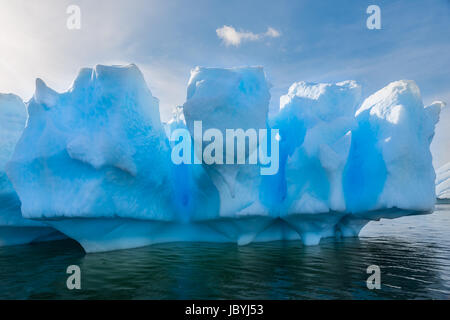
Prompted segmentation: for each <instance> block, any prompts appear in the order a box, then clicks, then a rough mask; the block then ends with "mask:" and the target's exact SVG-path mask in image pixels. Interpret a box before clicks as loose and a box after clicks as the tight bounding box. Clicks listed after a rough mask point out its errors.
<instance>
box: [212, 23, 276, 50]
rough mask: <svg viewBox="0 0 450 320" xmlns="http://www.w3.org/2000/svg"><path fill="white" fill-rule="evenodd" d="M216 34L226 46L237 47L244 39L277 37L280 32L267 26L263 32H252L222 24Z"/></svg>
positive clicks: (255, 39)
mask: <svg viewBox="0 0 450 320" xmlns="http://www.w3.org/2000/svg"><path fill="white" fill-rule="evenodd" d="M216 33H217V36H218V37H219V38H220V39H222V41H223V43H224V44H225V45H227V46H235V47H238V46H239V45H240V44H241V43H242V42H245V41H257V40H261V39H263V38H278V37H279V36H280V35H281V33H280V32H279V31H277V30H275V29H274V28H272V27H268V28H267V31H266V32H264V33H257V34H255V33H253V32H251V31H237V30H236V29H235V28H233V27H232V26H223V27H222V28H218V29H217V30H216Z"/></svg>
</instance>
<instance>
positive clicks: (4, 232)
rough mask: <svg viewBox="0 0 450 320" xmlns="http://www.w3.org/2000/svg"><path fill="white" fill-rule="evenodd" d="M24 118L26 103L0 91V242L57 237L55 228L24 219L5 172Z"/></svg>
mask: <svg viewBox="0 0 450 320" xmlns="http://www.w3.org/2000/svg"><path fill="white" fill-rule="evenodd" d="M26 121H27V112H26V107H25V105H24V103H23V102H22V100H21V99H20V98H19V97H18V96H16V95H13V94H0V246H10V245H20V244H27V243H31V242H37V241H46V240H54V239H57V238H59V236H60V235H59V234H58V233H57V232H56V230H54V229H52V228H50V227H48V226H46V225H45V224H43V223H40V222H36V221H31V220H27V219H24V218H23V217H22V215H21V211H20V205H21V204H20V200H19V198H18V196H17V194H16V193H15V191H14V189H13V187H12V184H11V182H10V181H9V179H8V177H7V175H6V173H5V165H6V163H7V162H8V161H9V159H10V158H11V156H12V154H13V152H14V147H15V145H16V143H17V141H18V140H19V139H20V136H21V134H22V131H23V129H24V128H25V123H26Z"/></svg>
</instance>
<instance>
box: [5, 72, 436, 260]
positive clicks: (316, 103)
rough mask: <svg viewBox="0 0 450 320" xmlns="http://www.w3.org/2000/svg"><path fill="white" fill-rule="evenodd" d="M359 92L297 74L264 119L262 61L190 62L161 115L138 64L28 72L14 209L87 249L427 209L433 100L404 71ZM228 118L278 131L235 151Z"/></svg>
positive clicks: (260, 235) (317, 228)
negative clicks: (183, 86) (32, 87)
mask: <svg viewBox="0 0 450 320" xmlns="http://www.w3.org/2000/svg"><path fill="white" fill-rule="evenodd" d="M361 91H362V90H361V86H360V85H359V84H358V83H356V82H355V81H343V82H338V83H332V84H327V83H308V82H296V83H294V84H293V85H292V86H291V87H290V89H289V91H288V93H287V94H286V95H284V96H283V97H282V98H281V100H280V110H279V112H278V113H277V114H275V115H274V116H272V117H269V115H268V114H269V112H268V111H269V101H270V84H269V83H268V81H267V78H266V75H265V73H264V70H263V68H262V67H243V68H231V69H219V68H203V67H197V68H195V69H193V71H192V72H191V77H190V80H189V83H188V88H187V97H186V102H185V103H184V104H183V106H180V107H177V108H176V110H175V114H174V117H173V119H172V120H171V121H169V122H168V123H162V122H161V120H160V115H159V101H158V99H157V98H155V97H154V96H153V95H152V93H151V91H150V90H149V89H148V87H147V84H146V82H145V80H144V77H143V75H142V73H141V72H140V70H139V69H138V67H137V66H135V65H128V66H102V65H97V66H95V67H94V68H86V69H82V70H81V71H80V72H79V74H78V76H77V78H76V79H75V81H74V83H73V84H72V86H71V88H70V89H69V90H68V91H66V92H64V93H57V92H55V91H54V90H52V89H50V88H49V87H47V85H46V84H45V83H44V82H43V81H42V80H40V79H38V80H37V81H36V92H35V94H34V96H33V98H32V99H31V100H30V101H29V102H28V116H29V118H28V123H27V126H26V128H25V129H24V131H23V134H22V137H21V138H20V140H19V141H18V143H17V146H16V147H15V151H14V154H13V156H12V157H11V159H10V161H9V162H8V164H7V165H6V172H7V174H8V177H9V179H10V180H11V181H12V185H13V187H14V190H15V191H16V192H17V194H18V196H19V198H20V202H21V203H22V215H23V217H24V218H26V219H31V220H33V221H35V223H45V224H48V225H50V226H52V227H54V228H55V229H57V230H59V231H60V232H62V233H64V234H66V235H67V236H69V237H71V238H73V239H75V240H76V241H78V242H79V243H80V244H81V245H82V246H83V248H84V249H85V250H86V251H87V252H100V251H108V250H117V249H126V248H134V247H139V246H145V245H150V244H154V243H161V242H174V241H215V242H235V243H237V244H238V245H246V244H248V243H251V242H259V241H274V240H294V239H297V240H301V241H302V242H303V243H304V244H306V245H314V244H317V243H319V242H320V241H321V239H323V238H327V237H346V236H357V235H358V234H359V232H360V230H361V228H362V227H363V226H364V225H365V224H367V223H368V222H369V221H371V220H379V219H381V218H395V217H399V216H402V215H408V214H417V213H424V212H430V211H432V210H433V208H434V203H435V200H436V193H435V172H434V169H433V166H432V161H431V153H430V150H429V148H430V143H431V141H432V139H433V135H434V127H435V125H436V123H437V121H438V120H439V112H440V108H441V107H442V106H441V104H440V103H434V104H432V105H431V106H428V107H424V105H423V103H422V100H421V97H420V92H419V89H418V87H417V85H416V84H415V83H414V82H413V81H396V82H393V83H391V84H389V85H388V86H386V87H385V88H383V89H381V90H380V91H378V92H376V93H375V94H373V95H371V96H370V97H368V98H367V99H366V100H364V101H362V94H361ZM199 125H200V126H201V129H202V130H200V131H198V130H196V129H198V127H199ZM239 130H241V133H244V136H245V133H249V132H250V130H258V131H259V132H269V131H270V132H276V133H277V134H276V136H274V137H275V138H276V139H275V140H276V143H274V144H271V143H267V144H265V143H264V142H266V141H264V139H258V140H256V143H250V142H251V141H252V140H251V137H250V134H249V136H246V137H245V138H244V142H245V141H247V140H246V139H247V138H248V143H244V145H245V146H246V149H245V150H244V151H245V152H243V153H242V154H239V152H236V150H235V148H234V146H235V145H234V142H233V144H232V145H233V148H231V149H230V148H228V147H227V146H228V144H227V143H228V139H226V138H225V139H223V140H220V139H219V140H217V137H219V136H227V134H228V133H229V132H230V131H231V132H234V133H236V132H238V131H239ZM198 132H201V134H200V135H199V134H198ZM208 132H209V133H208ZM211 132H213V133H215V135H210V133H211ZM269 136H270V138H273V137H272V136H271V134H267V136H266V138H267V139H270V138H269ZM227 137H228V136H227ZM232 138H233V139H234V138H236V139H238V138H237V137H232ZM225 140H226V141H225ZM271 140H272V139H271ZM205 141H206V143H205ZM233 141H234V140H233ZM182 142H188V144H187V145H189V146H190V147H189V148H188V149H186V148H185V149H179V145H180V143H182ZM264 145H266V146H267V148H268V149H267V150H265V151H266V152H267V155H269V154H270V155H271V156H274V155H277V157H273V158H272V159H277V167H276V169H277V170H275V171H274V172H273V173H271V174H267V175H264V174H262V170H261V169H263V168H266V167H267V163H260V162H257V163H252V162H251V161H250V159H253V156H254V155H255V154H256V153H257V154H260V153H259V152H260V150H264V147H263V146H264ZM211 146H215V148H211ZM261 147H263V148H261ZM180 150H182V152H179V151H180ZM212 150H214V152H212ZM174 153H179V154H181V155H182V157H181V158H183V159H186V158H187V159H188V162H183V161H181V162H180V161H174V158H173V154H174ZM205 155H206V158H205ZM218 159H227V162H226V163H225V162H224V161H220V160H218ZM239 159H240V160H239ZM228 160H229V161H228ZM240 161H242V162H240ZM33 223H34V222H33Z"/></svg>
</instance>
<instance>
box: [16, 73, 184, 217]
mask: <svg viewBox="0 0 450 320" xmlns="http://www.w3.org/2000/svg"><path fill="white" fill-rule="evenodd" d="M28 112H29V121H28V125H27V128H26V130H25V132H24V134H23V137H22V139H21V141H20V142H19V143H18V145H17V148H16V152H15V154H14V156H13V157H12V159H11V161H10V163H9V165H8V173H9V175H10V177H11V178H12V181H13V183H14V185H15V188H16V191H17V193H18V194H19V196H20V197H21V199H22V213H23V216H24V217H26V218H34V219H44V218H54V217H83V218H87V217H91V218H92V217H116V216H117V217H130V218H136V219H155V220H168V221H170V220H174V218H175V213H174V210H173V208H172V207H171V205H170V202H171V201H170V197H171V193H172V192H173V189H174V188H173V183H172V182H173V180H172V179H171V176H170V174H171V172H170V167H171V161H170V153H169V151H170V149H169V145H168V142H167V140H166V139H165V134H164V131H163V128H162V125H161V122H160V118H159V109H158V100H157V99H156V98H154V97H153V96H152V94H151V93H150V91H149V90H148V88H147V86H146V84H145V81H144V78H143V76H142V74H141V72H140V71H139V70H138V68H137V67H136V66H134V65H131V66H125V67H105V66H96V67H95V68H94V69H83V70H81V71H80V73H79V75H78V77H77V79H76V80H75V81H74V83H73V86H72V88H71V89H70V90H69V91H67V92H65V93H63V94H58V93H56V92H55V91H53V90H52V89H50V88H48V87H47V86H46V85H45V83H44V82H43V81H42V80H40V79H38V80H37V81H36V92H35V94H34V97H33V98H32V99H31V101H30V102H29V103H28ZM30 146H33V147H30ZM25 173H26V174H25Z"/></svg>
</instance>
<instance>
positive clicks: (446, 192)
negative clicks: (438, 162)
mask: <svg viewBox="0 0 450 320" xmlns="http://www.w3.org/2000/svg"><path fill="white" fill-rule="evenodd" d="M436 195H437V198H438V199H441V200H445V199H450V162H449V163H447V164H445V165H443V166H442V167H440V168H439V169H438V170H437V171H436Z"/></svg>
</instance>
